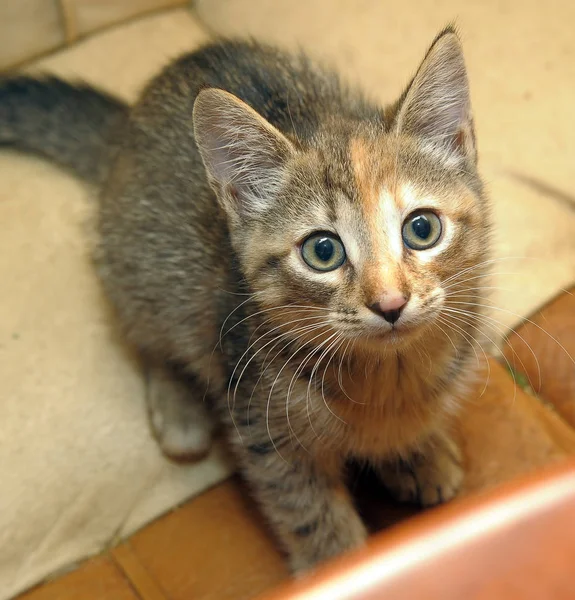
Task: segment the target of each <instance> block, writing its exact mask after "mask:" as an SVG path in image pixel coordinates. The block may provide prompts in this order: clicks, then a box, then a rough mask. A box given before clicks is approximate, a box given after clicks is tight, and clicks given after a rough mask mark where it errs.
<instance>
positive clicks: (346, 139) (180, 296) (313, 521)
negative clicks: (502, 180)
mask: <svg viewBox="0 0 575 600" xmlns="http://www.w3.org/2000/svg"><path fill="white" fill-rule="evenodd" d="M0 143H2V144H4V145H11V146H13V147H15V148H16V149H20V150H23V151H28V152H36V153H39V154H41V155H43V156H46V157H48V158H50V159H52V160H53V161H55V162H56V163H59V164H60V165H62V166H64V167H66V168H69V169H72V171H74V172H75V173H76V174H77V175H79V176H81V177H83V178H84V179H85V180H87V181H88V182H90V183H92V184H95V185H97V186H98V187H99V188H100V190H101V191H100V194H99V218H98V232H99V244H98V248H97V251H96V261H97V264H98V269H99V274H100V276H101V279H102V282H103V285H104V286H105V289H106V291H107V294H108V296H109V298H110V300H111V301H112V303H113V305H114V306H115V309H116V311H117V314H118V316H119V319H120V322H121V323H122V325H123V328H124V330H125V332H126V336H127V338H128V339H129V340H130V342H131V343H132V344H134V345H135V346H136V347H137V348H138V349H139V351H140V352H141V354H142V356H143V357H144V360H145V361H146V362H147V364H148V365H149V368H150V370H151V374H152V378H151V382H150V386H149V399H148V400H149V411H150V420H151V425H152V428H153V431H154V434H155V436H156V437H157V439H158V441H159V443H160V444H161V446H162V448H163V449H164V451H165V452H166V453H167V454H168V455H171V456H173V457H182V456H189V455H201V454H202V453H204V452H206V451H207V450H208V448H209V445H210V431H211V422H212V421H211V417H210V416H209V415H208V413H207V410H206V406H211V407H212V408H213V411H214V412H215V414H216V416H217V418H218V419H219V420H220V422H222V423H223V424H224V426H225V428H226V430H227V434H228V437H229V441H230V445H231V447H232V449H233V452H234V453H235V456H236V459H237V463H238V465H239V467H240V468H241V471H242V472H243V475H244V477H245V479H246V480H247V482H248V483H249V486H250V488H251V490H252V492H253V495H254V497H255V499H256V500H257V502H258V503H259V505H260V506H261V509H262V511H263V513H264V514H265V516H266V518H267V519H268V520H269V522H270V524H271V525H272V527H273V529H274V531H275V533H276V535H277V538H278V540H279V541H280V542H281V544H282V546H283V547H284V549H285V550H286V551H287V553H288V555H289V559H290V562H291V566H292V568H293V569H294V570H296V571H297V570H302V569H306V568H309V567H311V566H313V565H315V564H317V563H318V562H319V561H322V560H324V559H326V558H328V557H331V556H333V555H336V554H339V553H341V552H343V551H346V550H348V549H351V548H354V547H356V546H358V545H361V544H362V543H363V542H364V540H365V538H366V530H365V527H364V525H363V523H362V522H361V520H360V518H359V516H358V514H357V512H356V510H355V508H354V506H353V504H352V501H351V500H350V497H349V494H348V492H347V491H346V488H345V486H344V464H345V462H346V461H347V460H348V459H350V458H354V459H358V460H360V461H365V462H369V463H370V464H371V465H372V466H373V468H374V469H375V470H376V472H377V473H379V474H380V476H381V478H382V481H383V483H384V485H385V486H387V487H388V488H389V489H390V490H391V491H392V492H393V493H394V494H395V495H396V496H397V497H398V498H399V499H402V500H407V501H415V502H419V503H421V504H423V505H433V504H435V503H438V502H441V501H444V500H448V499H450V498H452V497H453V496H454V495H455V494H456V493H457V490H458V487H459V485H460V482H461V479H462V469H461V465H460V454H459V451H458V449H457V446H456V445H455V444H454V442H453V441H452V440H451V437H450V435H449V432H448V427H447V421H448V417H449V416H450V415H451V414H452V413H453V411H454V410H455V408H456V406H457V404H458V401H459V400H460V399H461V395H462V393H463V392H462V390H464V389H465V384H466V383H467V382H468V381H469V380H470V379H471V378H472V377H473V376H474V374H475V373H476V371H477V365H476V361H475V356H474V353H473V352H474V351H473V347H472V343H470V340H472V339H473V337H474V335H475V334H474V331H473V330H474V329H477V328H476V326H475V325H474V324H473V320H472V319H471V320H470V319H469V318H465V317H463V318H462V317H457V316H455V317H451V319H450V324H448V322H447V320H446V319H447V316H448V313H447V311H448V310H450V311H451V313H450V314H452V315H453V314H455V315H456V314H461V315H463V314H465V313H463V312H462V310H461V311H460V310H459V309H460V308H461V309H465V310H467V311H470V313H471V314H472V313H474V312H476V305H477V304H478V300H479V299H480V298H481V294H482V285H481V277H482V276H483V275H482V273H483V268H482V264H483V262H484V261H485V260H486V257H487V253H488V239H489V236H488V233H489V219H488V204H487V200H486V198H485V195H484V193H483V188H482V183H481V180H480V177H479V175H478V172H477V168H476V162H477V161H476V148H475V137H474V131H473V121H472V116H471V109H470V99H469V88H468V82H467V75H466V69H465V64H464V60H463V55H462V50H461V46H460V42H459V40H458V37H457V35H456V33H455V31H454V30H453V29H452V28H447V29H446V30H444V31H443V32H441V33H440V34H439V36H438V37H437V38H436V39H435V41H434V42H433V44H432V46H431V47H430V49H429V51H428V53H427V55H426V56H425V58H424V60H423V62H422V64H421V66H420V67H419V69H418V70H417V73H416V75H415V76H414V78H413V79H412V81H411V82H410V84H409V85H408V86H407V89H406V90H405V92H404V93H403V94H402V96H401V97H400V98H399V100H398V101H397V102H396V103H395V104H393V105H391V106H389V107H388V108H387V109H382V108H380V107H379V106H377V105H376V104H373V103H371V102H369V101H368V100H367V99H366V98H365V97H364V96H363V95H362V94H361V93H360V92H359V91H358V90H356V89H350V88H348V87H346V86H344V85H343V84H342V83H340V81H339V79H338V77H337V76H336V75H335V74H333V73H331V72H329V71H326V70H323V69H322V68H319V67H318V66H316V65H314V64H313V63H312V62H311V61H310V60H308V59H307V58H306V57H305V56H303V55H298V56H292V55H289V54H286V53H284V52H280V51H279V50H276V49H274V48H272V47H268V46H265V45H260V44H256V43H252V42H243V41H224V42H220V43H216V44H213V45H209V46H206V47H204V48H202V49H200V50H198V51H196V52H193V53H191V54H188V55H185V56H183V57H181V58H180V59H178V60H176V61H175V62H173V63H172V64H171V65H169V66H168V67H167V68H166V69H165V70H164V71H163V72H162V73H161V74H160V75H159V76H158V77H156V78H155V79H154V80H152V81H151V83H150V84H149V85H148V86H147V88H146V89H145V90H144V92H143V93H142V95H141V97H140V99H139V101H138V102H137V103H136V104H135V106H133V107H132V108H131V109H128V108H127V107H126V106H124V105H123V104H122V103H121V102H119V101H118V100H115V99H114V98H112V97H109V96H107V95H105V94H103V93H101V92H99V91H96V90H93V89H91V88H89V87H86V86H81V85H78V86H74V85H71V84H68V83H65V82H63V81H60V80H57V79H52V78H48V79H37V80H35V79H31V78H28V77H15V78H5V79H4V80H3V81H2V82H0ZM449 307H451V308H449ZM204 399H205V400H206V402H203V400H204Z"/></svg>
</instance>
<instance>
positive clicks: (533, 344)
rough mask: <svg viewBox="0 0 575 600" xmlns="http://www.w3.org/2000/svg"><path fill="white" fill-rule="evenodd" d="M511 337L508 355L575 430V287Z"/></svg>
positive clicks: (518, 369) (538, 391)
mask: <svg viewBox="0 0 575 600" xmlns="http://www.w3.org/2000/svg"><path fill="white" fill-rule="evenodd" d="M530 321H531V323H530V322H525V323H524V324H523V325H522V326H521V327H518V328H517V332H516V333H513V334H511V335H510V336H509V347H507V348H506V349H505V356H506V358H507V359H508V360H509V362H510V363H511V364H512V365H513V368H514V369H516V370H517V371H520V372H522V373H524V374H525V375H527V377H528V379H529V383H530V385H531V387H532V388H533V389H534V390H535V391H536V392H537V393H538V394H539V395H540V396H541V397H542V398H544V399H545V400H546V401H548V402H550V403H551V404H552V405H553V406H554V407H555V408H556V409H557V412H559V414H561V415H562V416H563V418H564V419H565V420H566V421H567V422H568V423H570V424H571V425H572V426H573V427H575V362H574V361H575V358H574V357H575V288H573V289H572V290H571V291H566V292H564V293H562V294H561V295H560V296H559V297H557V298H556V299H555V300H554V301H553V302H551V303H550V304H548V305H547V306H545V307H544V308H543V309H541V310H540V311H539V312H538V313H536V314H535V315H533V316H532V317H531V318H530Z"/></svg>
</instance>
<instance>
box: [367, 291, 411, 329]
mask: <svg viewBox="0 0 575 600" xmlns="http://www.w3.org/2000/svg"><path fill="white" fill-rule="evenodd" d="M408 301H409V296H407V297H406V296H404V295H403V294H402V293H401V292H397V291H393V292H390V293H388V294H386V295H385V296H384V297H383V299H382V300H380V301H379V302H374V303H373V304H370V305H369V306H368V308H369V309H370V310H372V311H373V312H374V313H375V314H377V315H379V316H381V317H383V318H384V319H385V320H386V321H387V322H388V323H391V324H392V325H393V324H394V323H395V322H396V321H397V320H398V319H399V317H400V316H401V312H402V311H403V309H404V308H405V306H406V305H407V302H408Z"/></svg>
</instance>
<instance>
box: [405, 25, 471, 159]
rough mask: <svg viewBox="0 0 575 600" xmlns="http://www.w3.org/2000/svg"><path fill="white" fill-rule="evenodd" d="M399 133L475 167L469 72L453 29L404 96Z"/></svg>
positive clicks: (445, 33)
mask: <svg viewBox="0 0 575 600" xmlns="http://www.w3.org/2000/svg"><path fill="white" fill-rule="evenodd" d="M396 126H397V129H398V131H399V132H401V133H407V134H409V135H413V136H416V137H419V138H422V139H424V140H426V141H428V142H430V143H431V144H432V145H433V146H436V147H439V148H443V149H445V150H448V151H450V152H455V153H456V155H459V157H460V158H464V159H467V160H469V161H470V162H472V163H473V164H475V162H476V161H477V155H476V149H475V134H474V131H473V117H472V114H471V102H470V94H469V83H468V81H467V70H466V68H465V61H464V59H463V50H462V48H461V42H460V41H459V37H458V36H457V33H456V32H455V29H454V28H453V27H448V28H447V29H445V30H444V31H442V32H441V33H440V34H439V35H438V36H437V37H436V38H435V41H434V42H433V44H432V45H431V47H430V48H429V50H428V52H427V55H426V56H425V58H424V59H423V62H422V63H421V65H420V67H419V69H418V71H417V73H416V74H415V77H414V78H413V80H412V82H411V84H410V85H409V87H408V89H407V90H406V92H405V93H404V97H403V101H402V102H401V106H400V108H399V111H398V113H397V117H396Z"/></svg>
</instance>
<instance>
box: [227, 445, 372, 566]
mask: <svg viewBox="0 0 575 600" xmlns="http://www.w3.org/2000/svg"><path fill="white" fill-rule="evenodd" d="M245 444H246V445H243V446H241V447H239V448H236V454H237V455H238V458H239V462H240V464H241V465H242V467H243V472H244V476H245V478H246V480H247V482H248V484H249V485H250V487H251V489H252V492H253V496H254V498H255V499H256V501H257V502H258V504H259V505H260V507H261V509H262V512H263V513H264V515H265V516H266V518H267V519H268V521H269V523H270V524H271V525H272V528H273V530H274V532H275V534H276V536H277V538H278V539H279V541H280V543H281V544H282V546H283V547H284V549H285V550H286V551H287V553H288V556H289V561H290V566H291V568H292V570H293V571H294V572H296V573H297V572H302V571H305V570H307V569H309V568H311V567H313V566H315V565H316V564H318V563H320V562H322V561H324V560H326V559H328V558H331V557H333V556H336V555H338V554H341V553H343V552H345V551H347V550H350V549H353V548H356V547H358V546H360V545H362V544H363V543H364V541H365V539H366V537H367V533H366V529H365V527H364V525H363V523H362V521H361V519H360V517H359V515H358V513H357V511H356V509H355V507H354V506H353V503H352V501H351V498H350V496H349V494H348V492H347V489H346V488H345V486H344V484H343V480H342V478H341V476H340V473H339V472H335V471H331V474H330V473H329V472H328V471H327V470H325V469H324V468H322V467H321V466H320V465H318V464H316V463H314V462H313V460H312V458H311V457H310V456H309V455H306V456H301V455H299V456H297V457H293V456H291V457H290V455H289V448H286V447H284V448H281V449H280V450H279V452H281V453H282V456H280V454H278V452H276V450H275V449H274V448H273V446H272V445H271V443H270V442H269V441H268V442H266V443H259V444H254V443H253V441H247V440H245Z"/></svg>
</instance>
